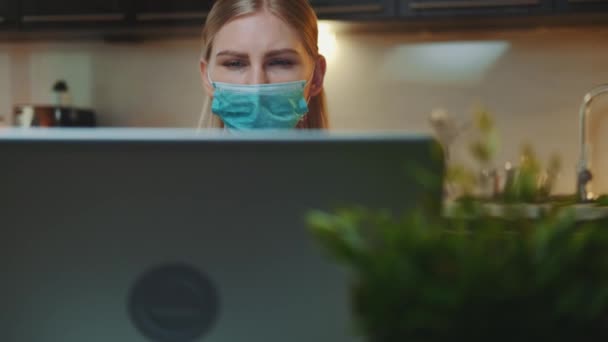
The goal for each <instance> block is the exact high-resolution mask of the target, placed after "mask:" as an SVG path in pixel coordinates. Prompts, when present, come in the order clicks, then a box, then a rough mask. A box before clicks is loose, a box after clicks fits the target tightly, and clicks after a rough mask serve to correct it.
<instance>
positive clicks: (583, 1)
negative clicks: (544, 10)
mask: <svg viewBox="0 0 608 342" xmlns="http://www.w3.org/2000/svg"><path fill="white" fill-rule="evenodd" d="M555 2H556V5H557V10H558V11H560V12H585V11H587V12H594V11H608V0H555Z"/></svg>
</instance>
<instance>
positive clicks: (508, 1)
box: [409, 0, 540, 10]
mask: <svg viewBox="0 0 608 342" xmlns="http://www.w3.org/2000/svg"><path fill="white" fill-rule="evenodd" d="M539 4H540V0H492V1H488V0H463V1H428V2H411V3H410V4H409V7H410V9H412V10H438V9H458V8H490V7H508V6H534V5H539Z"/></svg>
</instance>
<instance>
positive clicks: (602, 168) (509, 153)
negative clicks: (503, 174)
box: [0, 28, 608, 192]
mask: <svg viewBox="0 0 608 342" xmlns="http://www.w3.org/2000/svg"><path fill="white" fill-rule="evenodd" d="M335 44H336V45H335V46H333V49H332V50H333V52H332V55H331V56H330V58H329V71H328V76H327V80H326V90H327V93H328V97H329V99H328V101H329V110H330V115H331V123H332V127H333V128H335V129H354V130H394V129H398V130H413V131H422V132H429V131H430V126H429V123H428V117H429V113H430V112H431V110H433V109H434V108H439V107H441V108H445V109H446V110H447V111H448V112H449V113H451V114H452V115H453V116H455V117H457V118H459V119H460V120H462V121H464V120H465V119H466V118H467V116H468V115H470V114H471V113H472V110H473V108H474V107H475V105H477V104H480V105H484V106H485V107H486V108H488V109H489V110H490V111H491V112H492V113H493V114H494V116H495V117H496V120H497V123H498V128H499V130H500V132H501V136H502V146H501V148H502V149H501V153H500V155H499V161H500V163H504V162H505V161H512V162H514V163H517V154H518V150H519V146H520V143H523V142H529V143H531V144H533V146H534V147H535V148H536V150H537V152H538V154H539V156H540V157H541V158H543V159H545V160H546V159H547V158H548V157H549V156H550V155H551V153H553V152H558V153H559V154H560V155H561V156H562V158H563V172H562V175H561V178H560V181H559V183H558V184H557V191H558V192H573V191H574V184H575V180H576V176H575V166H576V162H577V158H578V148H579V145H578V143H579V142H578V109H579V105H580V103H581V101H582V97H583V95H584V93H585V92H586V91H588V90H589V89H590V88H591V87H592V86H594V85H597V84H600V83H608V29H606V28H602V29H598V28H594V29H588V28H569V29H566V28H563V29H561V28H560V29H555V28H552V29H525V30H523V29H522V30H507V31H495V32H491V31H484V32H481V31H470V32H453V33H382V34H378V33H367V34H366V33H338V34H337V39H336V42H335ZM199 48H200V43H199V41H198V39H196V38H192V39H182V40H174V41H149V42H144V43H139V44H108V43H103V42H95V41H90V42H56V43H52V42H44V43H41V42H27V43H0V115H6V114H8V113H10V112H11V107H12V105H13V104H15V103H39V104H44V103H51V102H52V100H53V98H52V93H51V91H50V89H51V87H52V84H53V83H54V81H56V80H57V79H65V80H66V81H67V82H68V84H69V85H70V88H71V92H72V98H73V102H74V104H75V105H78V106H83V107H91V108H93V109H95V110H96V111H97V112H98V113H99V115H100V117H99V123H100V124H101V125H104V126H140V127H162V126H171V127H193V126H195V125H196V123H197V120H198V116H199V114H200V109H201V105H202V92H203V90H202V86H201V79H200V75H199V69H198V58H199V56H198V54H199ZM593 108H594V109H593V111H594V114H593V115H592V118H591V120H590V127H591V129H590V133H591V140H592V143H593V150H594V151H593V152H594V153H593V158H592V163H593V171H594V174H595V175H596V176H597V178H596V180H595V181H594V190H595V191H596V192H608V176H604V177H603V175H605V174H607V172H606V170H608V157H606V156H608V152H606V151H608V138H607V136H608V115H607V114H608V96H606V98H603V99H601V98H600V99H598V101H597V102H596V103H594V105H593ZM464 145H465V144H463V143H460V144H459V145H458V146H460V147H464ZM463 150H464V148H460V151H459V152H457V153H456V157H457V158H459V159H462V160H464V157H463V154H464V153H463ZM602 151H604V152H603V153H602Z"/></svg>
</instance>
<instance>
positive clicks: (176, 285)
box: [128, 264, 220, 342]
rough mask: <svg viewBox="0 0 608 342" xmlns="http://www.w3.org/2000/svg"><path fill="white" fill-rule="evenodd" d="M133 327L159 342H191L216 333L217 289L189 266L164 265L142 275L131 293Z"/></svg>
mask: <svg viewBox="0 0 608 342" xmlns="http://www.w3.org/2000/svg"><path fill="white" fill-rule="evenodd" d="M128 309H129V314H130V317H131V319H132V321H133V324H134V325H135V326H136V327H137V329H138V330H139V331H140V332H141V333H142V334H143V335H144V336H145V337H147V338H148V339H150V340H151V341H155V342H187V341H193V340H196V339H199V338H201V337H203V336H205V335H207V334H209V332H210V331H211V330H212V329H213V326H214V324H215V322H216V321H217V319H218V316H219V310H220V300H219V294H218V291H217V288H216V287H215V285H214V284H213V282H212V281H211V279H209V277H208V276H207V275H205V274H204V273H202V272H201V271H199V270H197V269H196V268H194V267H192V266H190V265H186V264H170V265H163V266H160V267H157V268H154V269H151V270H149V271H147V272H145V273H144V274H142V275H141V276H140V277H139V278H138V279H137V281H136V282H135V284H134V286H133V288H132V289H131V291H130V293H129V298H128Z"/></svg>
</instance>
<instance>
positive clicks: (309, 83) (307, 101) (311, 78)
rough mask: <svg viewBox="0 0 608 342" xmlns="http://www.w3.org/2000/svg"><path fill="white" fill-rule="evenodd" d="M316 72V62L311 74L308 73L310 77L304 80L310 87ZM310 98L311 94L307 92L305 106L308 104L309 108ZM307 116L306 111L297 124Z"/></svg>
mask: <svg viewBox="0 0 608 342" xmlns="http://www.w3.org/2000/svg"><path fill="white" fill-rule="evenodd" d="M316 72H317V64H316V63H315V68H314V69H313V70H312V75H310V78H309V79H308V81H306V86H308V85H310V86H311V87H312V85H313V84H312V81H313V80H314V79H315V74H316ZM306 86H304V88H306ZM310 100H312V96H310V94H308V98H307V99H306V106H308V107H309V108H310ZM307 117H308V113H306V114H305V115H303V116H302V118H301V119H300V121H299V122H298V125H299V124H300V123H302V122H304V120H306V118H307Z"/></svg>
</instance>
